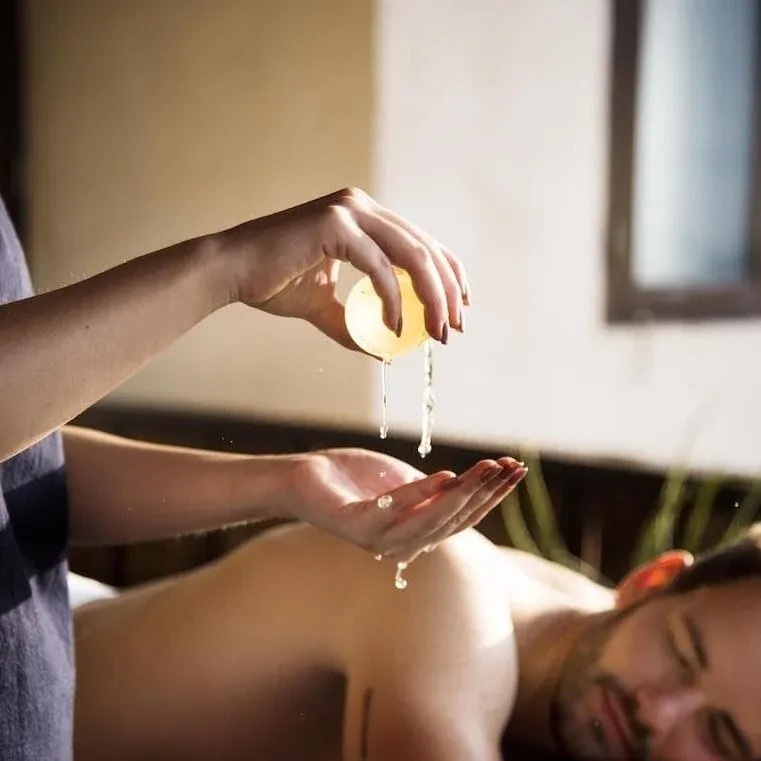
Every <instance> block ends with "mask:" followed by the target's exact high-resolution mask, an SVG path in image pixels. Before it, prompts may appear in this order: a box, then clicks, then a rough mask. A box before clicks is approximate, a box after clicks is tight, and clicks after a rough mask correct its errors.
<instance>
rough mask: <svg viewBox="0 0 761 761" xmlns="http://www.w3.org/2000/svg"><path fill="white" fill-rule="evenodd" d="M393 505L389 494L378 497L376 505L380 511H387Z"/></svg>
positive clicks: (392, 499)
mask: <svg viewBox="0 0 761 761" xmlns="http://www.w3.org/2000/svg"><path fill="white" fill-rule="evenodd" d="M393 504H394V498H393V497H392V496H391V495H390V494H383V495H382V496H380V497H378V502H377V505H378V507H379V508H380V509H381V510H388V509H389V507H391V505H393Z"/></svg>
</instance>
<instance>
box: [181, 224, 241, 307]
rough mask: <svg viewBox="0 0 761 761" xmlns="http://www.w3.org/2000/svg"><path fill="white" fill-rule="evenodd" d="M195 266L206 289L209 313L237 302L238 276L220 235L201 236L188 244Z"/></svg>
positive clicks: (238, 290) (238, 291)
mask: <svg viewBox="0 0 761 761" xmlns="http://www.w3.org/2000/svg"><path fill="white" fill-rule="evenodd" d="M189 245H190V246H191V249H192V254H191V255H192V256H193V259H194V261H195V265H196V267H197V269H198V271H199V272H200V274H201V278H202V283H203V286H204V288H205V289H207V292H208V297H209V299H210V302H211V304H210V307H211V311H216V310H217V309H221V308H222V307H225V306H229V305H230V304H235V303H237V302H238V301H239V293H240V287H239V277H238V272H237V268H236V266H235V262H234V261H233V257H232V256H231V255H230V252H229V250H228V247H226V246H225V245H224V241H223V238H222V236H221V234H219V233H214V234H212V235H203V236H201V237H200V238H194V239H193V240H192V241H189Z"/></svg>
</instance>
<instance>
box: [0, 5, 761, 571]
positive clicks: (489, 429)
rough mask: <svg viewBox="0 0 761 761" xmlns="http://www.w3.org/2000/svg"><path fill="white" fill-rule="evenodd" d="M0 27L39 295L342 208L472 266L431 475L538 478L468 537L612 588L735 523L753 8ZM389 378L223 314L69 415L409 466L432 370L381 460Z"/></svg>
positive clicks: (751, 237) (443, 388)
mask: <svg viewBox="0 0 761 761" xmlns="http://www.w3.org/2000/svg"><path fill="white" fill-rule="evenodd" d="M2 14H3V16H2V19H0V33H1V34H2V36H3V40H2V44H1V45H0V56H2V73H1V74H0V76H1V77H2V89H3V108H2V113H1V114H0V120H2V125H1V126H2V132H1V134H2V138H0V143H1V144H0V151H1V152H2V155H1V156H0V158H1V159H2V176H1V177H0V180H1V181H2V186H0V191H2V193H3V195H4V197H5V198H6V200H7V201H8V203H9V206H10V208H11V211H12V213H13V216H14V218H15V221H16V223H17V225H18V227H19V230H20V233H21V237H22V240H23V242H24V244H25V246H26V249H27V254H28V257H29V261H30V265H31V267H32V271H33V275H34V278H35V281H36V285H37V287H38V289H41V290H45V289H52V288H57V287H61V286H64V285H67V284H69V283H72V282H75V281H77V280H80V279H82V278H83V277H87V276H90V275H93V274H95V273H97V272H99V271H101V270H103V269H106V268H108V267H111V266H113V265H115V264H118V263H120V262H122V261H124V260H126V259H129V258H131V257H134V256H136V255H139V254H140V253H144V252H146V251H150V250H154V249H157V248H160V247H162V246H165V245H167V244H169V243H172V242H175V241H178V240H181V239H184V238H188V237H191V236H194V235H197V234H200V233H204V232H209V231H212V230H216V229H220V228H223V227H226V226H229V225H232V224H235V223H237V222H239V221H241V220H243V219H246V218H250V217H255V216H260V215H263V214H266V213H269V212H272V211H275V210H278V209H280V208H283V207H286V206H290V205H293V204H296V203H299V202H301V201H304V200H307V199H309V198H311V197H314V196H316V195H321V194H324V193H327V192H330V191H331V190H334V189H337V188H340V187H344V186H349V185H357V186H360V187H362V188H363V189H365V190H367V191H368V192H369V193H370V194H371V195H373V196H374V197H376V198H377V199H378V200H379V201H380V202H381V203H383V204H384V205H387V206H390V207H392V208H394V209H395V210H397V211H399V212H400V213H402V214H404V215H405V216H407V217H408V218H410V219H412V220H414V221H415V222H416V223H417V224H419V225H420V226H422V227H424V228H426V229H428V230H430V231H431V232H432V233H434V234H435V235H436V236H437V237H438V238H439V239H440V240H442V241H443V242H445V243H446V244H447V245H448V246H449V247H451V248H452V249H453V250H454V251H456V252H457V253H458V254H459V255H460V256H461V257H462V258H463V260H464V261H465V263H466V266H467V268H468V271H469V276H470V281H471V284H472V289H473V306H472V307H471V308H470V309H469V310H468V311H467V313H466V315H465V319H466V323H465V324H466V333H465V335H464V336H458V335H456V336H455V340H454V341H453V342H452V343H451V344H450V346H449V347H447V348H446V349H440V348H437V349H436V352H435V389H436V394H437V408H436V418H435V428H434V451H433V455H432V457H431V458H430V460H426V461H425V463H424V466H425V467H424V469H426V470H432V469H434V468H438V467H458V468H459V467H463V466H467V465H469V464H471V463H472V462H473V461H474V460H475V459H476V458H478V457H479V456H481V455H482V454H484V453H486V454H489V455H494V454H500V453H503V452H509V453H524V454H526V455H527V456H530V457H532V458H534V460H533V461H534V462H535V463H536V464H537V467H536V468H534V470H533V472H534V473H537V474H538V473H539V471H540V468H539V467H538V465H539V463H540V461H541V464H542V466H543V468H542V469H541V470H543V476H544V478H541V479H538V480H536V481H535V482H534V483H533V487H532V488H530V489H526V490H524V491H523V492H522V496H523V500H522V510H523V513H522V514H523V516H524V518H525V521H523V522H522V523H521V524H519V525H517V526H516V525H513V526H512V532H511V528H510V520H511V519H514V518H515V515H516V512H515V511H516V510H517V509H518V506H516V505H514V506H513V507H514V508H515V509H514V510H513V511H510V510H506V511H504V512H503V514H502V515H501V514H500V513H499V511H497V512H495V514H494V515H492V516H491V517H490V518H489V520H487V521H486V522H485V524H484V526H483V530H484V531H485V532H486V533H487V534H489V535H490V536H491V537H492V538H494V539H495V540H496V541H500V542H508V543H518V544H521V543H524V544H527V543H528V542H529V541H530V540H529V538H528V536H527V535H525V534H524V529H525V530H526V531H527V532H528V534H529V535H534V538H536V534H537V532H539V535H540V536H539V539H538V540H537V541H536V545H537V547H538V548H539V549H540V550H541V549H542V545H543V544H547V537H548V536H549V537H550V541H549V544H547V546H548V547H550V549H549V550H547V551H546V553H545V554H552V553H553V552H560V553H561V555H562V554H563V553H565V551H566V548H567V549H568V552H570V554H571V555H572V556H573V557H574V558H582V560H583V561H584V562H585V563H587V564H589V566H590V567H592V568H594V569H596V570H599V571H600V572H601V573H602V574H603V575H604V576H605V577H606V578H611V579H613V578H617V577H618V576H620V575H621V573H622V572H623V571H624V570H625V569H626V568H627V567H628V564H629V563H630V559H631V557H632V553H633V552H636V551H637V547H635V545H636V543H637V537H642V536H643V532H645V533H647V531H649V530H651V529H652V530H656V529H657V530H656V533H657V532H658V531H660V534H658V536H659V539H658V541H659V542H661V544H667V543H672V544H674V543H676V544H679V543H680V539H681V538H682V537H683V536H684V532H683V531H682V529H683V528H685V529H688V534H689V536H690V541H692V542H697V544H695V546H696V548H699V547H700V546H702V544H703V543H707V542H709V541H715V540H716V539H718V538H720V537H721V536H722V535H723V534H724V531H725V530H726V529H727V528H728V527H732V526H733V525H734V527H735V528H737V525H738V520H739V519H738V517H737V515H738V510H740V511H741V512H740V515H741V517H742V520H743V521H748V520H751V519H752V518H753V517H754V516H755V512H756V509H757V507H758V502H759V497H758V495H759V490H758V486H757V483H756V476H757V475H758V474H759V473H761V403H760V402H759V389H761V359H759V353H760V351H761V236H760V235H759V222H761V205H760V203H759V201H760V200H761V185H760V184H759V167H760V163H759V151H758V147H759V145H758V136H759V128H760V126H761V125H760V123H759V111H758V95H759V77H758V74H759V60H760V59H759V39H760V38H759V29H760V23H761V15H760V12H759V3H758V2H757V0H722V2H721V3H719V2H716V1H715V0H657V2H655V1H654V0H575V2H570V1H569V0H565V1H561V2H559V1H558V0H471V1H470V2H464V0H446V1H442V0H318V1H317V2H315V1H314V0H278V2H264V1H263V0H214V1H213V2H212V1H211V0H162V2H160V3H156V2H152V1H151V0H131V1H130V2H129V3H125V2H121V0H58V2H56V3H54V4H53V3H48V2H44V1H43V0H26V1H25V2H18V1H17V2H11V1H10V0H7V1H6V2H4V3H3V10H2ZM355 278H356V276H355V275H354V274H352V273H347V274H346V276H345V281H344V283H343V287H344V288H345V289H346V290H348V287H349V286H350V285H351V283H352V282H353V280H354V279H355ZM379 372H380V371H379V367H378V366H377V363H375V362H374V361H373V360H371V359H369V358H367V357H363V356H359V355H352V354H350V353H348V352H345V351H343V350H341V349H339V348H336V347H334V346H332V345H331V344H330V343H329V342H328V341H327V340H326V339H324V338H323V337H322V336H321V335H320V334H318V333H317V332H316V331H315V330H313V329H312V328H310V327H309V326H307V325H306V324H300V323H296V322H289V321H284V320H278V319H276V318H271V317H268V316H266V315H261V314H256V313H253V312H251V311H249V310H246V309H245V308H243V307H234V308H230V309H227V310H225V311H223V312H221V313H218V314H216V315H214V316H213V317H211V318H209V319H208V320H206V321H205V322H204V323H203V324H201V325H199V326H198V327H197V328H196V329H194V330H193V331H192V332H191V333H190V334H188V335H187V336H186V337H185V338H183V339H182V340H181V341H179V342H178V343H177V344H176V345H175V346H174V347H173V348H172V349H171V350H170V351H168V352H167V353H166V354H164V355H163V356H162V357H161V358H159V359H158V360H156V361H155V362H153V363H152V364H151V365H150V366H149V367H147V368H146V369H145V370H144V371H143V372H142V373H140V374H139V375H138V376H137V377H135V378H134V379H132V380H131V381H130V382H128V383H126V384H125V385H124V386H123V387H122V388H120V389H119V390H118V391H116V392H115V393H114V394H113V395H112V396H111V397H109V398H108V399H106V400H104V402H103V403H102V404H99V405H97V406H96V408H93V409H92V410H90V411H88V412H87V413H85V415H84V416H83V417H82V419H81V420H80V422H82V423H84V424H88V425H93V426H95V427H100V428H104V429H107V430H112V431H115V432H117V433H122V434H124V435H128V436H135V437H140V438H148V439H152V440H161V441H173V442H177V443H183V444H193V445H199V446H208V447H214V448H222V449H234V450H240V451H261V452H274V451H298V450H301V449H307V448H314V447H319V446H328V445H341V444H348V445H364V446H371V447H373V448H376V449H382V450H384V451H388V452H390V453H392V454H395V455H397V456H401V457H403V458H405V459H408V460H410V461H412V462H414V461H415V460H416V458H417V454H416V437H417V436H418V435H419V426H420V420H419V418H420V403H421V391H422V379H423V370H422V353H420V352H415V353H412V354H410V355H408V356H406V357H405V358H402V359H400V360H398V361H396V362H395V363H394V365H393V367H392V368H391V373H390V398H389V422H390V425H391V437H390V439H389V440H388V441H386V442H381V441H380V440H379V439H378V437H377V427H378V423H379V419H380V374H379ZM658 507H660V508H661V512H660V513H658V516H656V518H658V520H657V521H655V523H653V521H652V518H653V515H654V511H655V510H657V508H658ZM696 510H697V512H695V511H696ZM664 511H665V512H664ZM505 514H507V519H508V520H507V524H508V525H507V526H506V525H505V520H504V518H505ZM517 514H519V515H520V513H517ZM664 515H665V516H666V518H668V521H667V524H668V526H667V527H666V528H664V526H666V524H665V523H664ZM694 515H697V516H698V517H693V516H694ZM547 520H550V521H551V524H552V525H549V526H548V524H547ZM654 526H655V527H656V529H653V527H654ZM658 526H660V528H659V529H658V528H657V527H658ZM255 530H258V529H253V528H246V529H235V530H232V531H227V532H222V533H220V534H216V535H212V536H209V537H196V538H184V539H181V540H176V541H174V542H170V543H164V544H162V545H161V546H141V547H131V548H113V549H106V550H101V551H94V550H88V551H83V550H77V551H76V552H75V553H74V555H73V566H74V567H75V569H77V570H81V571H83V572H86V573H90V574H91V575H95V576H98V577H99V578H102V579H104V580H106V581H110V582H112V583H117V584H130V583H134V582H136V581H142V580H144V579H147V578H154V577H156V576H160V575H163V574H165V573H169V572H171V571H173V570H178V569H179V568H181V567H188V566H190V565H194V564H196V563H199V562H203V561H204V560H206V559H208V558H209V557H213V556H214V555H215V554H219V553H220V552H223V551H225V550H226V549H227V548H229V547H230V546H232V545H233V544H235V543H236V542H238V541H240V540H241V539H242V538H244V537H245V536H248V535H250V534H251V533H252V531H255ZM648 536H651V534H648ZM532 541H533V540H532ZM558 543H562V547H563V549H562V552H561V551H560V550H557V547H558ZM552 547H554V548H555V550H552ZM640 549H641V548H640ZM558 557H560V555H558Z"/></svg>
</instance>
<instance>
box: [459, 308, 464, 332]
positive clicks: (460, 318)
mask: <svg viewBox="0 0 761 761" xmlns="http://www.w3.org/2000/svg"><path fill="white" fill-rule="evenodd" d="M457 330H459V331H460V333H464V332H465V329H464V328H463V326H462V309H461V310H460V311H459V313H458V315H457Z"/></svg>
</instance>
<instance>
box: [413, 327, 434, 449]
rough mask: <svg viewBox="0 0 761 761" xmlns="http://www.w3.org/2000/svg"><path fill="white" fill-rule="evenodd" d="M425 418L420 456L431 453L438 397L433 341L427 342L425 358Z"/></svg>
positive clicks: (422, 426) (422, 427)
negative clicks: (436, 394) (434, 389)
mask: <svg viewBox="0 0 761 761" xmlns="http://www.w3.org/2000/svg"><path fill="white" fill-rule="evenodd" d="M423 373H424V380H423V405H422V408H423V420H422V425H421V432H420V446H419V447H418V448H417V451H418V454H419V455H420V457H422V458H423V459H425V456H426V455H428V454H430V453H431V436H432V435H433V408H434V406H435V402H436V398H435V396H434V393H433V342H432V341H431V340H430V339H428V340H427V341H426V342H425V357H424V359H423Z"/></svg>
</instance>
